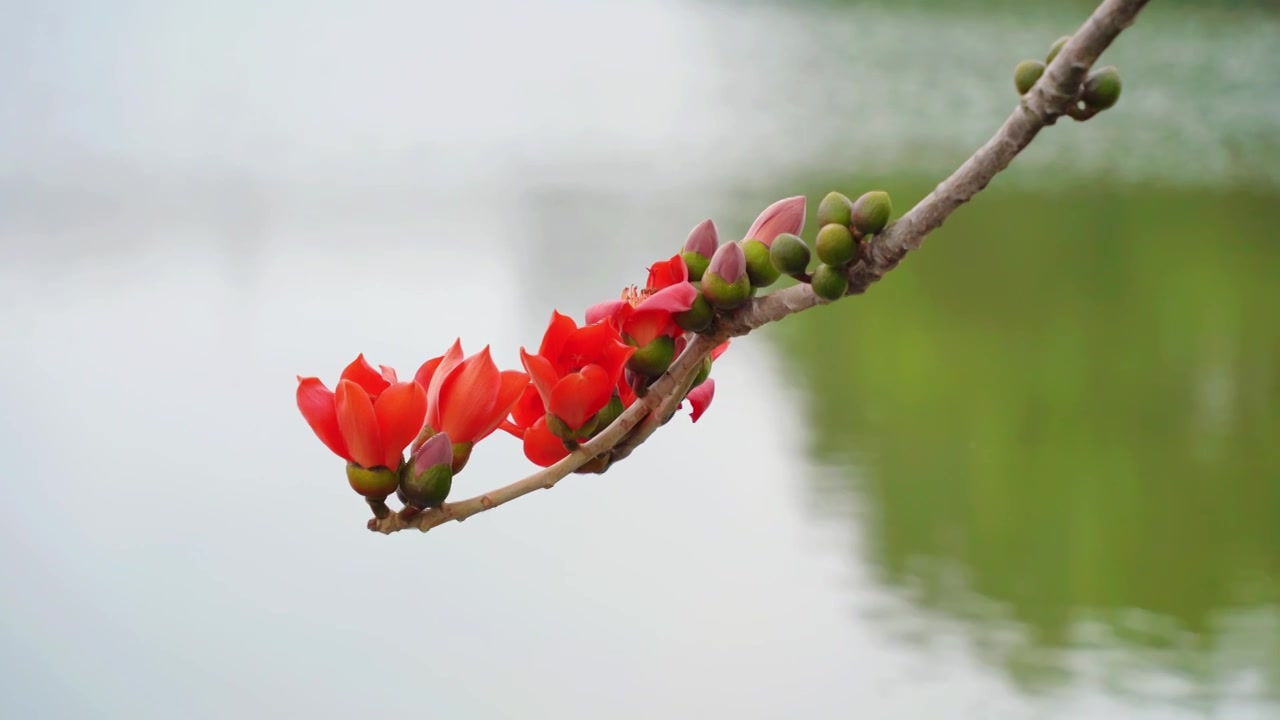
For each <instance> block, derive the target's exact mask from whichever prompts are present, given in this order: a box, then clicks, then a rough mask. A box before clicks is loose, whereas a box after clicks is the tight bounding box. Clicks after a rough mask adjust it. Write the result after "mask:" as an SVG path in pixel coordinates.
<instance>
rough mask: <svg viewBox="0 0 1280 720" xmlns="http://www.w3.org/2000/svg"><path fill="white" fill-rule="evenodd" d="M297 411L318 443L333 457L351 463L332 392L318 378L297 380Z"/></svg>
mask: <svg viewBox="0 0 1280 720" xmlns="http://www.w3.org/2000/svg"><path fill="white" fill-rule="evenodd" d="M298 410H300V411H302V417H303V418H305V419H306V421H307V424H308V425H310V426H311V431H312V432H314V433H315V434H316V437H318V438H320V442H322V443H324V444H325V446H326V447H328V448H329V449H330V450H332V451H333V453H334V454H335V455H337V456H338V457H340V458H342V459H343V460H346V461H347V462H351V454H350V453H348V452H347V442H346V441H345V440H343V439H342V430H341V429H339V428H338V411H337V410H336V409H335V408H334V404H333V391H332V390H330V389H329V388H327V387H325V386H324V383H322V382H320V378H313V377H309V378H304V377H300V378H298Z"/></svg>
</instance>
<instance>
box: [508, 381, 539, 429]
mask: <svg viewBox="0 0 1280 720" xmlns="http://www.w3.org/2000/svg"><path fill="white" fill-rule="evenodd" d="M546 414H547V408H546V406H545V405H543V404H542V395H540V394H539V393H538V388H537V386H535V385H534V384H533V383H528V384H526V385H525V386H524V390H522V391H521V392H520V397H519V398H518V399H517V400H516V404H515V405H513V406H512V408H511V419H512V420H514V421H515V424H516V425H517V426H518V427H521V428H527V427H529V426H531V425H533V424H534V423H535V422H537V420H538V418H540V417H542V416H543V415H546Z"/></svg>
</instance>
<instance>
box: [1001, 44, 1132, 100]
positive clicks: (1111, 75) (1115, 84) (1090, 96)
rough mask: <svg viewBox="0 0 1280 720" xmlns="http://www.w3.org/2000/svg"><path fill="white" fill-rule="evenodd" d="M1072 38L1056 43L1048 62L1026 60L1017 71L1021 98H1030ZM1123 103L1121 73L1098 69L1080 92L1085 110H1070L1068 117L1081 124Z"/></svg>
mask: <svg viewBox="0 0 1280 720" xmlns="http://www.w3.org/2000/svg"><path fill="white" fill-rule="evenodd" d="M1070 40H1071V36H1070V35H1064V36H1062V37H1060V38H1058V39H1057V40H1055V41H1054V42H1053V46H1052V47H1050V48H1049V54H1048V55H1047V56H1046V57H1045V59H1044V62H1040V61H1039V60H1023V61H1022V62H1020V63H1018V64H1017V66H1016V67H1014V69H1013V86H1014V88H1016V89H1017V91H1018V94H1019V95H1026V94H1027V93H1028V92H1030V91H1031V88H1032V87H1034V86H1035V84H1036V82H1037V81H1038V80H1039V79H1040V78H1041V76H1043V75H1044V73H1045V69H1046V68H1047V67H1048V65H1049V64H1050V63H1052V62H1053V59H1054V58H1056V57H1058V54H1059V53H1061V52H1062V49H1063V48H1064V47H1066V45H1067V42H1068V41H1070ZM1119 100H1120V72H1119V71H1118V70H1116V69H1115V68H1114V67H1111V66H1107V67H1102V68H1098V69H1097V70H1094V71H1093V72H1091V73H1089V77H1088V78H1086V79H1085V82H1084V86H1083V87H1082V88H1081V89H1080V102H1081V103H1082V105H1083V107H1081V108H1078V109H1074V110H1070V111H1068V114H1069V115H1071V117H1073V118H1075V119H1077V120H1087V119H1089V118H1090V117H1093V115H1094V114H1096V113H1099V112H1102V111H1103V110H1106V109H1107V108H1109V107H1112V106H1113V105H1115V104H1116V102H1117V101H1119Z"/></svg>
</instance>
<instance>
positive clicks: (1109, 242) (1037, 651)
mask: <svg viewBox="0 0 1280 720" xmlns="http://www.w3.org/2000/svg"><path fill="white" fill-rule="evenodd" d="M1002 180H1007V178H1004V177H1002V178H998V179H997V181H996V182H995V183H993V185H992V187H990V188H989V189H988V190H987V192H985V193H983V194H982V195H980V196H979V197H978V198H977V199H976V200H975V201H974V202H973V203H971V204H970V205H968V206H965V207H963V208H961V209H960V210H959V211H958V212H957V213H956V214H954V215H953V216H952V218H951V219H949V220H948V222H947V224H946V225H945V226H944V227H943V228H942V229H941V230H939V231H938V232H936V233H935V234H933V235H931V236H930V237H929V239H928V240H927V242H926V243H925V246H924V247H923V248H922V249H921V251H919V252H917V253H914V254H912V255H911V256H910V257H908V258H907V260H906V261H905V262H904V264H903V265H902V266H901V267H899V268H898V269H897V270H895V271H894V272H893V273H891V274H890V275H889V276H887V277H886V278H885V279H884V280H883V281H882V282H881V283H880V284H878V285H877V286H875V287H873V288H871V290H870V291H869V292H868V293H867V294H866V295H864V296H861V297H857V298H852V299H846V300H844V301H841V302H840V303H838V304H836V305H833V306H830V307H826V308H818V309H816V310H814V311H812V312H807V313H803V314H801V315H799V316H797V317H794V318H789V319H788V320H787V321H785V322H783V323H780V324H779V325H777V326H774V327H773V328H772V329H771V330H770V331H769V333H768V336H769V337H771V338H772V339H773V340H774V341H775V343H776V345H777V347H778V348H779V351H780V352H781V353H782V354H783V355H784V357H785V362H787V363H789V365H790V367H792V368H793V369H794V370H795V372H794V373H793V374H792V375H791V377H793V378H795V379H797V382H798V383H799V385H800V388H801V389H802V391H803V392H802V397H803V398H804V400H805V401H806V402H807V404H808V409H807V413H808V415H809V422H808V427H809V432H810V435H809V443H810V445H811V448H810V451H811V454H812V456H813V459H814V460H815V462H816V463H818V464H820V465H829V466H833V467H834V468H835V469H836V472H835V473H833V475H834V476H835V477H837V478H839V479H838V480H837V481H835V482H829V478H828V480H827V481H824V480H819V481H818V482H819V483H820V487H819V490H820V493H819V497H820V498H822V497H828V496H829V494H830V493H835V494H837V495H848V494H852V496H854V497H855V498H856V499H857V500H858V502H857V503H856V505H857V507H858V509H859V511H860V513H859V518H860V520H859V523H860V525H861V526H862V527H860V533H861V534H863V535H865V536H869V538H870V542H869V543H867V546H868V547H869V550H868V552H869V553H870V558H868V560H869V561H870V562H871V563H872V564H873V566H875V567H877V568H879V570H880V571H881V573H882V574H883V577H884V578H885V580H886V581H887V582H888V583H889V584H890V585H896V586H898V587H902V588H911V589H913V591H916V592H917V595H918V598H919V600H920V602H922V603H923V604H924V605H926V606H928V607H932V608H935V609H937V610H939V611H942V612H943V613H944V614H945V615H947V616H948V617H954V618H958V619H962V620H964V621H966V625H967V627H969V628H970V629H971V630H972V632H973V634H974V637H975V639H981V638H983V637H984V636H988V635H992V634H995V633H998V632H1000V631H1001V628H1002V627H1003V623H1005V622H1007V621H1008V620H1013V621H1016V624H1017V626H1018V627H1020V628H1022V629H1023V631H1024V641H1025V643H1026V646H1025V648H1024V650H1023V651H1019V652H1021V653H1023V654H1024V656H1023V660H1024V661H1019V657H1020V655H1019V654H1018V653H1015V652H1014V651H1011V650H1010V651H1007V652H1005V653H1003V655H1002V656H1001V657H1000V660H1001V661H1002V662H1004V663H1006V664H1010V665H1011V666H1012V670H1013V675H1014V677H1015V678H1018V679H1019V680H1020V681H1021V682H1024V683H1025V684H1028V685H1035V684H1036V683H1037V681H1045V680H1046V678H1048V677H1051V676H1053V675H1054V673H1060V672H1061V671H1062V667H1061V666H1060V665H1059V664H1056V663H1054V662H1048V663H1047V664H1046V663H1045V661H1044V658H1042V657H1041V654H1042V653H1041V651H1053V650H1056V649H1061V648H1068V647H1073V646H1076V645H1078V644H1080V643H1081V642H1082V641H1081V640H1080V638H1079V630H1080V628H1081V621H1082V620H1084V619H1090V620H1095V621H1096V620H1101V621H1103V622H1104V623H1105V625H1106V627H1107V634H1108V635H1109V637H1110V641H1109V642H1114V643H1116V644H1118V645H1120V646H1127V647H1131V648H1136V649H1141V650H1157V651H1162V653H1163V651H1168V653H1169V654H1168V656H1167V657H1166V656H1165V655H1164V654H1161V657H1165V660H1162V661H1161V662H1168V663H1170V664H1171V666H1174V667H1179V668H1182V667H1183V665H1190V666H1192V667H1202V669H1203V665H1204V662H1205V658H1206V657H1207V651H1210V650H1215V649H1216V650H1221V648H1220V647H1219V645H1221V644H1222V643H1220V642H1219V641H1220V639H1221V633H1222V632H1223V631H1222V626H1223V622H1224V621H1225V619H1226V618H1229V617H1234V616H1235V614H1238V613H1241V612H1242V613H1244V614H1245V616H1248V617H1254V618H1258V617H1261V618H1270V620H1269V622H1270V624H1269V625H1267V624H1266V623H1265V622H1264V623H1262V624H1261V625H1260V627H1261V630H1260V631H1259V633H1260V635H1259V633H1246V635H1250V634H1251V635H1252V636H1253V638H1254V641H1255V642H1256V643H1257V645H1258V647H1261V648H1262V650H1258V651H1257V652H1256V653H1254V654H1253V655H1249V657H1248V658H1246V659H1244V660H1242V662H1243V663H1244V664H1246V665H1251V664H1252V665H1254V666H1255V667H1256V666H1257V665H1258V664H1261V667H1263V668H1264V669H1268V670H1267V671H1268V672H1270V674H1271V676H1272V677H1271V679H1272V682H1273V688H1275V687H1280V684H1275V683H1277V681H1278V680H1280V678H1277V677H1276V674H1277V668H1280V631H1278V630H1277V628H1278V627H1280V623H1277V622H1276V620H1277V613H1276V611H1275V607H1276V603H1280V230H1277V227H1280V195H1277V194H1274V193H1269V192H1264V193H1259V192H1257V191H1251V190H1249V189H1248V188H1221V189H1217V190H1170V189H1164V188H1161V187H1142V186H1123V185H1115V184H1109V183H1106V182H1099V183H1097V184H1094V185H1090V186H1077V187H1065V188H1061V189H1059V190H1057V191H1054V192H1040V191H1037V192H1029V191H1023V190H1019V188H1018V187H1016V186H1012V185H1010V184H1009V183H1008V182H1007V181H1006V182H1002ZM872 187H882V188H884V189H887V190H889V191H891V193H892V194H893V197H894V203H895V206H897V207H900V208H908V207H910V206H911V205H912V204H913V203H914V202H915V201H916V200H917V199H918V198H920V197H922V196H923V195H924V194H926V193H927V192H928V190H929V189H930V187H931V186H928V185H921V184H919V183H918V182H914V181H911V182H895V181H894V180H893V179H892V178H879V179H875V178H860V179H859V180H858V184H857V185H856V186H853V185H851V184H849V183H848V182H846V183H844V184H842V183H841V182H839V181H835V182H830V184H825V185H823V184H816V183H815V184H814V185H812V186H810V187H809V188H807V189H808V195H809V197H810V198H811V202H813V203H815V205H814V207H816V203H817V201H818V200H819V199H820V198H821V197H822V195H823V194H824V193H825V192H826V191H827V190H830V189H832V188H835V189H839V190H841V191H844V192H846V193H847V194H850V195H854V196H856V195H857V194H858V193H860V192H862V191H864V190H867V189H871V188H872ZM809 231H810V236H811V235H812V231H813V229H812V228H810V229H809ZM814 475H815V476H817V477H819V478H821V477H825V476H824V475H823V473H814ZM847 505H848V503H832V506H833V507H834V506H847ZM957 575H958V576H959V577H961V578H963V582H962V583H961V584H962V586H963V587H962V590H963V591H961V592H956V591H954V587H953V586H954V584H955V578H956V577H957ZM992 605H994V606H995V607H998V608H1000V611H999V615H1000V622H994V621H993V620H992V618H990V617H989V616H988V610H987V609H984V608H988V609H989V607H991V606H992ZM1134 611H1144V612H1145V613H1146V614H1145V615H1142V617H1154V618H1156V620H1155V621H1144V622H1143V623H1136V624H1135V622H1134V621H1133V617H1134V615H1133V613H1134ZM1258 613H1260V615H1259V614H1258ZM1152 614H1153V615H1152ZM1153 627H1154V628H1160V629H1158V630H1153V629H1152V628H1153ZM1251 647H1252V645H1251ZM1027 648H1029V651H1028V650H1027ZM1225 652H1228V654H1230V652H1231V651H1225ZM1241 652H1244V653H1245V654H1248V653H1253V652H1254V651H1252V650H1250V651H1241ZM1237 654H1239V653H1237ZM1031 657H1035V658H1036V660H1035V662H1034V663H1033V662H1031V661H1030V660H1029V659H1028V658H1031ZM1184 669H1185V668H1184ZM1051 670H1052V672H1050V671H1051ZM1207 672H1208V671H1204V672H1201V673H1196V674H1199V675H1204V674H1205V673H1207Z"/></svg>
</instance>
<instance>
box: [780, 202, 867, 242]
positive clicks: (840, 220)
mask: <svg viewBox="0 0 1280 720" xmlns="http://www.w3.org/2000/svg"><path fill="white" fill-rule="evenodd" d="M852 214H853V201H852V200H850V199H849V198H847V197H845V196H844V195H841V194H840V193H838V192H834V191H833V192H829V193H827V196H826V197H824V198H822V202H820V203H818V227H822V226H823V225H830V224H831V223H835V224H836V225H848V224H849V223H850V222H852V220H851V216H852ZM775 242H776V241H775Z"/></svg>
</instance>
